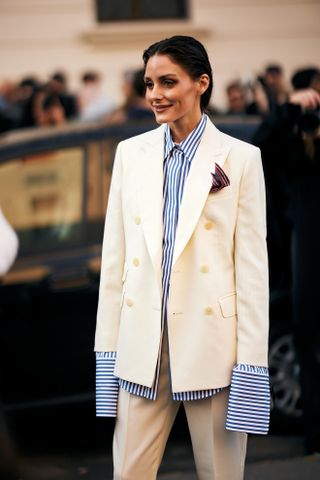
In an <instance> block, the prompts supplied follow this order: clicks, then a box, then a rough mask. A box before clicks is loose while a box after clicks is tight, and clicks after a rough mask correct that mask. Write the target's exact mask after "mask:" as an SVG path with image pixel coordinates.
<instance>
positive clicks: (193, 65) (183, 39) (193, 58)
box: [142, 35, 213, 111]
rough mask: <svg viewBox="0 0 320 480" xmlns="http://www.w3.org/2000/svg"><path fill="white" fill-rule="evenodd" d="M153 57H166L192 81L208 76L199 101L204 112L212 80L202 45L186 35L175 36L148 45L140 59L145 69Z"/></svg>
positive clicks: (208, 99) (209, 96)
mask: <svg viewBox="0 0 320 480" xmlns="http://www.w3.org/2000/svg"><path fill="white" fill-rule="evenodd" d="M154 55H168V57H170V59H171V61H172V62H174V63H176V64H177V65H179V66H180V67H182V68H183V69H184V70H185V71H186V72H187V73H188V74H189V75H190V77H191V78H193V79H194V80H197V79H198V78H200V76H201V75H203V74H207V75H208V77H209V79H210V82H209V86H208V88H207V90H206V91H205V92H204V93H203V94H202V95H201V99H200V107H201V110H202V111H204V110H205V109H206V108H207V107H208V105H209V102H210V98H211V93H212V88H213V78H212V68H211V65H210V61H209V58H208V54H207V51H206V49H205V48H204V46H203V45H202V43H200V42H199V41H198V40H196V39H195V38H193V37H188V36H186V35H175V36H174V37H171V38H165V39H164V40H160V42H156V43H154V44H152V45H150V47H148V48H147V49H146V50H145V51H144V52H143V56H142V58H143V62H144V66H145V67H146V66H147V63H148V61H149V59H150V58H151V57H153V56H154Z"/></svg>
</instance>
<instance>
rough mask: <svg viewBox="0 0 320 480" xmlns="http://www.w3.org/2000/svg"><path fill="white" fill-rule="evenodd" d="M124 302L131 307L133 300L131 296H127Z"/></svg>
mask: <svg viewBox="0 0 320 480" xmlns="http://www.w3.org/2000/svg"><path fill="white" fill-rule="evenodd" d="M126 304H127V306H128V307H132V306H133V300H131V298H127V300H126Z"/></svg>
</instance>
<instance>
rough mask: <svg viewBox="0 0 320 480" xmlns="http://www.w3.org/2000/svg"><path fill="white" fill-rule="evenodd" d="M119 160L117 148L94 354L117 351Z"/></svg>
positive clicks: (121, 257)
mask: <svg viewBox="0 0 320 480" xmlns="http://www.w3.org/2000/svg"><path fill="white" fill-rule="evenodd" d="M121 186H122V158H121V143H120V144H119V145H118V148H117V151H116V155H115V160H114V165H113V172H112V179H111V185H110V191H109V199H108V206H107V213H106V221H105V227H104V238H103V245H102V260H101V276H100V288H99V302H98V312H97V325H96V334H95V346H94V350H95V351H96V352H107V351H116V346H117V338H118V331H119V319H120V305H121V296H122V276H123V266H124V256H125V253H124V252H125V246H124V227H123V216H122V194H121Z"/></svg>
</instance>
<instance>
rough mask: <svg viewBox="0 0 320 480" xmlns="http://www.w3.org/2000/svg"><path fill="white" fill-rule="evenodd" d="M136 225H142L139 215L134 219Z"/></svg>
mask: <svg viewBox="0 0 320 480" xmlns="http://www.w3.org/2000/svg"><path fill="white" fill-rule="evenodd" d="M134 223H135V224H136V225H140V223H141V218H140V217H139V215H137V216H136V217H134Z"/></svg>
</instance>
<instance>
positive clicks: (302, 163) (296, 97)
mask: <svg viewBox="0 0 320 480" xmlns="http://www.w3.org/2000/svg"><path fill="white" fill-rule="evenodd" d="M318 78H319V70H318V69H305V70H299V71H298V72H296V73H295V74H294V75H293V78H292V83H293V86H294V88H295V90H294V91H293V92H292V93H291V94H290V95H289V100H288V102H286V103H285V104H283V105H282V106H279V107H278V108H277V109H276V110H275V111H274V112H273V113H272V114H270V115H269V116H268V117H267V118H266V119H265V121H264V122H263V124H262V125H261V127H260V129H259V130H258V132H257V134H256V136H255V138H254V142H255V144H256V145H258V146H259V147H260V148H261V150H262V155H263V164H264V169H265V172H266V185H267V193H268V197H269V202H270V204H271V208H270V210H269V215H268V217H269V224H270V233H271V234H272V224H273V226H274V227H275V228H276V229H277V230H278V231H280V232H281V234H280V235H279V234H278V235H273V234H272V236H271V237H270V240H269V243H270V248H269V255H270V267H271V271H270V273H271V279H275V273H274V272H277V271H283V270H285V271H289V273H290V275H291V276H290V277H289V279H290V283H289V282H288V281H287V282H286V283H287V284H288V285H289V286H290V287H291V288H292V306H293V320H294V325H293V331H294V337H295V346H296V350H297V355H298V360H299V364H300V381H301V389H302V407H303V412H304V427H305V439H306V452H307V453H315V452H318V453H320V409H319V405H320V383H319V378H320V354H319V352H320V316H319V309H318V297H319V288H318V284H319V280H318V276H319V270H320V250H319V244H320V228H319V222H318V217H319V207H320V190H319V183H320V115H319V107H320V94H319V92H317V91H316V90H315V89H314V88H310V86H311V85H312V86H313V85H317V82H318ZM276 212H278V219H277V220H276V219H275V218H274V213H276ZM289 222H290V223H289ZM279 242H281V243H279ZM279 250H281V252H280V255H279V253H278V252H279ZM281 254H282V258H281ZM287 277H288V276H287Z"/></svg>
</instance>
